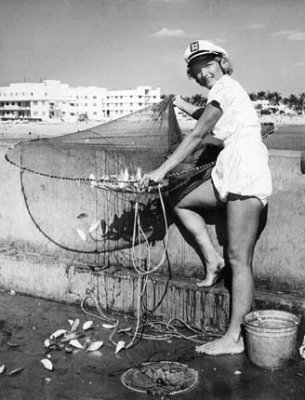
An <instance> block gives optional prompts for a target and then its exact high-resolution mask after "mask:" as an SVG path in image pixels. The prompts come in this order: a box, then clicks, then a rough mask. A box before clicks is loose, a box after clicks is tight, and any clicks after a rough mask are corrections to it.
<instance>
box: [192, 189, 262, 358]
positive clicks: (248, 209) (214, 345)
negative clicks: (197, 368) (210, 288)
mask: <svg viewBox="0 0 305 400" xmlns="http://www.w3.org/2000/svg"><path fill="white" fill-rule="evenodd" d="M261 211H262V204H261V202H260V201H259V200H258V199H257V198H254V197H251V198H241V197H239V198H238V197H237V196H233V195H232V196H230V197H229V200H228V204H227V218H228V258H229V263H230V266H231V268H232V279H233V281H232V299H231V301H232V312H231V318H230V324H229V327H228V330H227V332H226V333H225V335H224V336H223V337H222V338H220V339H217V340H215V341H213V342H210V343H206V344H204V345H202V346H198V347H196V351H198V352H199V353H206V354H210V355H218V354H233V353H242V352H243V351H244V342H243V339H242V337H241V324H242V321H243V317H244V316H245V315H246V314H247V313H248V312H249V311H250V310H251V307H252V303H253V295H254V279H253V273H252V260H253V253H254V247H255V242H256V236H257V230H258V225H259V218H260V214H261Z"/></svg>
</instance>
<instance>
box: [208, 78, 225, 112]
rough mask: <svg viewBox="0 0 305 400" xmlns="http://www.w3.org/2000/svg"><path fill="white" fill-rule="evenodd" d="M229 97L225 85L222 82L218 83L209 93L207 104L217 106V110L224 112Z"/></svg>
mask: <svg viewBox="0 0 305 400" xmlns="http://www.w3.org/2000/svg"><path fill="white" fill-rule="evenodd" d="M229 97H230V96H229V91H228V88H227V85H225V83H224V82H222V81H218V82H216V84H215V85H214V86H213V87H212V89H211V90H210V91H209V94H208V104H209V103H211V104H213V105H216V104H218V108H220V109H221V110H223V111H224V110H225V109H226V106H227V104H228V102H229Z"/></svg>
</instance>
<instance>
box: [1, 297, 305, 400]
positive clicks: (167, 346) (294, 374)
mask: <svg viewBox="0 0 305 400" xmlns="http://www.w3.org/2000/svg"><path fill="white" fill-rule="evenodd" d="M0 301H1V309H0V366H1V365H3V364H5V366H6V371H5V372H4V373H3V374H1V375H0V399H1V400H108V399H109V400H110V399H116V400H125V399H135V400H138V399H143V400H146V399H153V398H157V399H158V398H161V397H160V396H159V397H152V396H151V395H148V394H142V393H137V392H134V391H131V390H130V389H128V388H126V387H125V386H124V385H123V384H122V383H121V374H122V373H123V372H124V371H126V370H127V369H129V368H132V367H135V366H137V365H139V364H141V363H144V362H149V361H161V360H162V361H163V360H171V361H177V362H181V363H184V364H187V365H189V366H190V367H192V368H194V369H195V370H196V371H198V373H199V382H198V384H197V386H196V387H195V388H193V389H192V390H190V391H189V392H186V393H184V394H177V395H174V396H170V398H173V399H177V400H178V399H179V400H180V399H181V400H182V399H184V400H198V399H204V400H212V399H213V400H214V399H215V400H216V399H218V400H246V399H247V400H298V399H300V400H301V399H305V361H304V360H302V359H301V358H300V357H299V356H297V357H296V360H295V362H294V364H293V365H291V366H290V367H289V368H287V369H284V370H280V371H265V370H262V369H259V368H257V367H255V366H254V365H252V364H251V363H250V362H249V360H248V359H247V356H246V355H245V354H242V355H235V356H232V355H230V356H218V357H210V356H199V355H197V354H196V353H195V351H194V347H195V345H194V343H192V342H190V341H186V340H183V339H170V340H166V341H152V340H145V339H142V340H141V341H140V342H139V343H138V344H137V345H136V346H135V347H133V348H131V349H129V350H122V351H121V352H119V353H118V354H115V346H114V345H113V344H111V343H110V341H109V334H110V331H109V330H107V329H105V328H104V327H102V322H101V321H99V320H97V319H93V318H90V317H88V316H87V315H85V314H84V313H83V311H82V309H81V307H80V305H75V306H71V305H66V304H58V303H54V302H51V301H47V300H42V299H37V298H31V297H27V296H22V295H19V294H14V293H13V294H10V293H7V292H0ZM76 318H79V319H80V321H81V324H82V323H83V322H85V321H87V320H88V319H92V320H94V329H93V330H90V331H87V333H86V337H89V336H91V339H92V340H103V341H104V346H103V347H102V348H101V349H100V350H99V351H97V352H93V353H89V352H86V351H84V350H78V351H74V352H73V353H72V354H68V353H66V352H65V351H63V350H62V351H59V350H58V351H52V352H51V353H49V354H50V355H51V358H50V360H51V361H52V363H53V365H54V371H48V370H47V369H45V368H44V367H43V366H42V364H41V363H40V360H41V359H42V358H45V357H46V354H45V349H44V346H43V342H44V340H45V339H46V338H48V337H49V336H50V335H51V334H52V333H53V332H55V331H56V330H57V329H60V328H64V329H67V328H68V327H69V325H68V322H67V320H68V319H71V320H75V319H76ZM121 321H122V323H121V327H124V326H125V327H127V326H130V324H131V323H132V324H133V326H134V321H132V320H128V319H127V318H121ZM116 339H117V340H119V339H123V340H126V341H127V342H129V341H130V337H127V336H126V334H124V335H120V336H119V337H116ZM81 340H84V338H83V339H80V341H81ZM18 368H23V369H22V371H20V372H17V373H15V374H12V375H9V374H8V373H9V372H10V371H12V370H15V369H18Z"/></svg>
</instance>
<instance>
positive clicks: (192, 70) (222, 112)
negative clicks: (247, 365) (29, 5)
mask: <svg viewBox="0 0 305 400" xmlns="http://www.w3.org/2000/svg"><path fill="white" fill-rule="evenodd" d="M184 59H185V61H186V63H187V73H188V75H189V76H190V77H191V78H193V79H195V81H196V82H197V83H198V84H199V85H200V86H202V87H205V88H207V89H208V90H209V94H208V100H207V106H206V108H205V110H204V112H203V113H202V115H201V116H200V117H199V120H198V122H197V124H196V125H195V127H194V129H193V130H192V131H191V133H190V134H189V135H188V136H186V137H185V138H184V140H183V141H182V143H181V144H180V145H179V146H178V147H177V149H176V150H175V151H174V153H173V154H172V155H171V156H170V157H169V158H168V159H167V160H166V161H165V162H164V163H163V164H162V165H160V166H159V168H157V169H156V170H154V171H152V172H150V173H148V174H147V175H146V176H145V177H144V178H143V181H142V183H143V184H144V185H147V184H148V183H149V182H150V181H151V180H153V181H156V182H160V181H162V180H163V178H164V177H165V176H166V175H167V174H168V173H169V172H170V171H171V170H173V169H174V168H176V167H177V165H179V164H181V163H182V162H183V161H184V160H185V158H187V157H188V156H189V155H190V154H192V153H193V152H194V151H195V150H196V149H197V148H198V146H199V145H200V143H201V142H202V140H203V139H204V138H205V137H206V136H207V135H208V134H209V133H210V132H212V135H213V136H214V137H215V138H216V139H218V140H219V141H220V142H221V143H222V144H223V149H222V150H221V151H220V153H219V155H218V158H217V160H216V164H215V166H214V168H213V169H212V173H211V179H209V180H205V181H203V180H202V181H201V182H199V184H198V185H197V186H196V187H194V188H192V190H191V191H186V192H185V196H184V197H182V198H181V197H180V199H179V201H178V203H173V204H172V207H173V210H174V213H175V215H176V216H177V218H178V219H179V221H180V223H181V225H182V226H183V228H184V229H186V230H187V231H188V233H189V234H190V235H191V237H192V238H193V240H194V242H195V243H194V244H195V245H196V247H197V248H198V249H199V252H200V254H201V256H202V259H203V260H204V264H205V270H206V278H205V279H204V280H203V281H201V282H199V283H198V286H199V287H209V286H212V285H214V284H215V283H216V282H217V281H218V280H219V278H220V276H221V272H222V271H223V269H224V267H225V261H224V257H223V256H221V255H219V254H218V253H217V251H216V249H215V248H214V246H213V244H212V242H211V240H210V237H209V235H208V231H207V228H206V224H205V221H204V219H203V217H202V211H204V210H207V209H213V208H221V207H226V211H227V212H226V215H227V221H226V223H227V235H228V243H227V261H228V266H229V267H230V268H231V270H232V279H233V280H232V314H231V320H230V324H229V327H228V330H227V332H226V334H225V335H224V336H223V337H222V338H221V339H218V340H216V341H214V342H212V343H208V344H205V345H202V346H199V347H197V351H198V352H199V353H207V354H211V355H217V354H230V353H241V352H243V351H244V342H243V338H242V336H241V324H242V321H243V317H244V316H245V315H246V314H247V313H248V312H249V310H250V309H251V306H252V301H253V293H254V280H253V273H252V260H253V253H254V247H255V243H256V240H257V236H258V227H259V222H260V218H261V215H262V211H263V209H264V207H265V206H266V204H267V198H268V196H270V194H271V192H272V183H271V174H270V170H269V166H268V153H267V149H266V147H265V145H264V144H263V143H262V138H261V128H260V124H259V122H258V117H257V114H256V111H255V109H254V107H253V104H252V102H251V100H250V98H249V96H248V94H247V93H246V91H245V90H244V89H243V88H242V86H241V85H240V84H239V83H238V82H237V81H235V80H234V79H232V78H231V77H230V76H229V75H230V74H231V73H232V71H233V69H232V65H231V63H230V61H229V59H228V54H227V52H226V51H225V50H224V49H223V48H221V47H219V46H216V45H214V44H213V43H211V42H208V41H205V40H197V41H195V42H192V43H191V44H190V45H189V47H188V48H187V49H186V51H185V54H184ZM174 104H175V105H176V106H177V107H179V108H180V109H181V110H182V111H184V112H186V113H188V114H189V115H191V116H195V115H198V108H196V107H194V106H193V105H189V104H187V103H186V102H184V101H183V100H182V99H181V98H180V97H179V96H177V97H176V99H175V102H174ZM200 179H201V178H200V177H199V180H200Z"/></svg>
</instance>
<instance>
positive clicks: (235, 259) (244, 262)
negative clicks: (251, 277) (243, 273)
mask: <svg viewBox="0 0 305 400" xmlns="http://www.w3.org/2000/svg"><path fill="white" fill-rule="evenodd" d="M227 258H228V262H229V265H230V267H231V268H232V269H233V270H239V269H244V268H251V267H252V254H251V253H250V252H249V251H247V250H246V249H241V248H240V247H239V246H238V245H236V246H229V247H228V249H227Z"/></svg>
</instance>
